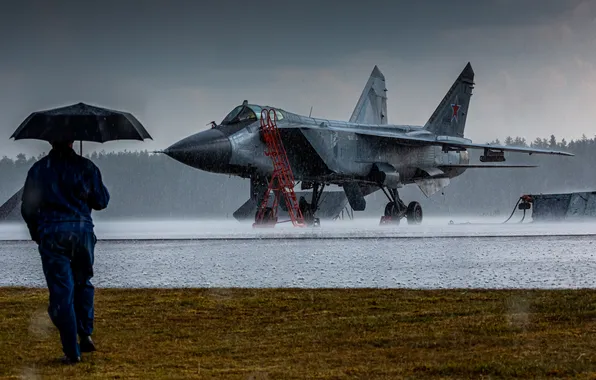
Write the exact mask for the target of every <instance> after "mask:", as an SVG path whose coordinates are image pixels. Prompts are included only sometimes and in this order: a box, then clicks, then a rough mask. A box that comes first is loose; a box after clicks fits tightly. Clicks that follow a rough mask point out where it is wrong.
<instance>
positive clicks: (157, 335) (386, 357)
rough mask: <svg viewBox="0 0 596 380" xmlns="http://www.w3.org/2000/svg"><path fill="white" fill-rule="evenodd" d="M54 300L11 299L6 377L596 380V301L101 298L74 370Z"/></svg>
mask: <svg viewBox="0 0 596 380" xmlns="http://www.w3.org/2000/svg"><path fill="white" fill-rule="evenodd" d="M46 302H47V291H46V290H45V289H41V290H32V289H14V288H0V353H1V355H0V378H3V379H22V378H27V379H47V378H81V379H83V378H84V379H130V378H135V379H156V378H172V379H180V378H231V379H254V380H257V379H304V378H320V379H337V378H354V377H356V378H402V377H406V378H428V377H436V378H512V377H518V378H520V377H521V378H545V377H579V378H596V291H588V290H575V291H574V290H566V291H513V290H512V291H500V290H499V291H492V290H487V291H480V290H474V291H469V290H446V291H414V290H372V289H362V290H294V289H290V290H275V289H272V290H244V289H188V290H107V289H98V290H97V293H96V308H97V309H96V332H95V334H94V339H95V341H96V344H97V346H98V349H99V351H98V352H95V353H92V354H86V355H84V356H83V363H80V364H78V365H76V366H63V365H61V364H60V363H59V362H58V361H57V359H58V358H59V357H60V356H61V355H62V352H61V348H60V345H59V338H58V334H57V331H56V330H55V328H54V327H53V326H52V325H51V323H50V321H49V317H48V316H47V314H46Z"/></svg>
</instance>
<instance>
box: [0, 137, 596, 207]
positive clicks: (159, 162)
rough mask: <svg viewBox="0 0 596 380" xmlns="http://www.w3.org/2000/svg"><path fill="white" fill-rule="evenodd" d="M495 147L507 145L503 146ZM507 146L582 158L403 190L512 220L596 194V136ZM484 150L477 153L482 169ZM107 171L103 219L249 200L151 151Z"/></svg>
mask: <svg viewBox="0 0 596 380" xmlns="http://www.w3.org/2000/svg"><path fill="white" fill-rule="evenodd" d="M492 143H500V141H498V140H495V141H492ZM503 144H504V145H511V146H529V147H535V148H544V149H556V150H564V151H568V152H570V153H574V154H575V155H576V156H575V157H561V156H543V155H532V156H529V155H527V154H519V153H507V154H506V157H507V162H506V163H507V164H531V165H538V166H539V167H538V168H532V169H468V170H467V171H466V172H465V173H464V174H463V175H461V176H459V177H457V178H455V179H453V180H452V181H451V184H450V185H449V186H448V187H446V188H445V189H443V191H440V192H438V193H436V194H434V195H433V196H432V197H430V198H426V197H425V196H424V195H423V194H422V192H421V191H420V190H419V189H418V188H417V186H416V185H408V186H406V187H404V188H403V189H400V195H401V197H402V199H403V200H404V201H405V202H406V203H408V202H410V201H414V200H416V201H419V202H420V203H421V204H422V207H423V209H424V212H425V215H427V216H428V215H462V214H470V215H478V216H480V215H503V216H507V215H508V214H509V212H510V211H511V210H512V207H513V206H514V205H515V202H516V201H517V199H518V198H519V197H520V196H521V195H523V194H535V193H558V192H569V191H584V190H589V191H592V190H596V175H595V169H594V165H595V164H596V137H595V138H592V139H589V138H587V137H586V136H583V137H582V138H581V139H578V140H575V141H573V140H571V141H569V142H567V141H565V139H561V140H557V139H556V138H555V136H550V138H544V139H541V138H537V139H535V140H534V141H533V142H531V143H527V142H526V140H525V139H524V138H522V137H507V138H506V139H505V140H504V141H503ZM481 154H482V152H481V151H477V150H473V151H470V163H479V156H480V155H481ZM41 157H42V156H38V157H27V156H25V155H24V154H20V155H18V156H17V157H16V158H15V159H11V158H8V157H3V158H2V159H0V178H1V181H0V204H2V203H4V202H5V201H6V200H7V199H8V198H9V197H10V196H12V195H13V194H14V193H15V192H16V191H17V190H19V189H20V188H21V186H22V185H23V183H24V181H25V177H26V174H27V170H28V169H29V168H30V167H31V165H32V164H33V163H34V162H35V161H36V160H38V159H39V158H41ZM87 157H88V158H90V159H91V160H92V161H93V162H94V163H95V164H96V165H97V166H98V167H99V168H100V170H101V172H102V175H103V179H104V182H105V183H106V186H107V187H108V189H109V191H110V193H111V202H110V206H109V208H108V209H106V210H104V211H102V212H100V213H98V214H97V216H96V217H98V218H203V217H204V218H232V213H233V212H234V211H235V210H236V209H237V208H238V207H240V206H241V205H242V204H243V203H244V202H245V201H246V200H247V199H248V193H249V181H248V180H247V179H246V180H245V179H241V178H237V177H231V176H227V175H223V174H214V173H207V172H204V171H200V170H197V169H193V168H190V167H188V166H186V165H183V164H181V163H179V162H176V161H174V160H172V159H171V158H169V157H167V156H165V155H163V154H154V153H150V152H147V151H124V152H105V151H102V152H99V153H98V152H94V153H91V154H89V155H87ZM386 202H387V200H386V198H385V196H384V195H383V193H382V192H377V193H374V194H372V195H370V196H368V197H367V210H366V211H364V212H361V213H356V217H358V216H359V215H360V216H361V215H366V216H375V217H376V216H380V215H381V213H382V212H383V208H384V205H385V204H386Z"/></svg>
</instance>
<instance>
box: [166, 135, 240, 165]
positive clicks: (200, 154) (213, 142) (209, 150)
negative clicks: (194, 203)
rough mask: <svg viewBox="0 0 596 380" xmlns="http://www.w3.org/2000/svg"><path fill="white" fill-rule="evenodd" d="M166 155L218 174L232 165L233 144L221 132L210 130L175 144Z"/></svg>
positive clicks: (167, 150)
mask: <svg viewBox="0 0 596 380" xmlns="http://www.w3.org/2000/svg"><path fill="white" fill-rule="evenodd" d="M164 153H165V154H167V155H168V156H170V157H171V158H173V159H174V160H176V161H179V162H182V163H183V164H186V165H189V166H192V167H194V168H197V169H201V170H205V171H210V172H216V173H217V172H220V171H222V170H223V169H225V167H226V166H227V165H228V164H229V163H230V158H231V157H232V144H231V143H230V140H229V139H228V138H227V137H226V136H225V135H224V134H223V133H222V132H221V131H219V130H217V129H209V130H206V131H203V132H199V133H197V134H194V135H192V136H189V137H187V138H185V139H182V140H180V141H178V142H177V143H174V144H173V145H171V146H170V147H168V148H167V149H166V150H164Z"/></svg>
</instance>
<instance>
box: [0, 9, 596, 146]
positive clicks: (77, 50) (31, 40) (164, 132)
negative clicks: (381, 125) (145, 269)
mask: <svg viewBox="0 0 596 380" xmlns="http://www.w3.org/2000/svg"><path fill="white" fill-rule="evenodd" d="M586 3H591V2H586V1H583V2H582V1H581V0H577V1H576V0H570V1H564V0H526V1H523V0H516V1H514V0H494V1H477V0H469V1H462V0H451V1H441V0H436V1H435V0H433V1H396V0H393V1H357V2H356V1H315V0H304V1H252V2H251V1H243V2H239V1H232V0H218V1H175V0H173V1H151V0H146V1H140V0H122V1H119V0H118V1H117V0H105V1H95V2H92V1H53V2H49V1H44V0H38V1H26V0H22V1H18V2H12V3H9V2H3V3H1V5H0V36H1V37H0V52H2V55H1V58H0V115H1V116H0V135H1V136H5V138H4V137H2V138H0V156H1V155H2V154H3V153H4V152H8V154H11V155H12V154H16V152H18V151H19V150H21V149H22V147H24V146H29V145H27V144H28V143H25V142H19V143H14V142H11V141H8V140H7V139H8V136H9V135H10V133H11V132H12V131H13V130H14V129H15V128H16V126H18V123H20V121H21V120H22V119H24V118H25V117H26V116H27V115H28V114H29V113H30V112H32V111H33V110H36V109H40V108H48V107H53V106H59V105H62V104H65V103H74V102H78V101H87V102H90V103H97V104H101V105H104V106H108V107H114V108H125V109H127V110H130V111H131V112H133V113H135V115H137V116H139V118H140V119H142V121H144V122H146V123H148V124H149V125H151V127H152V129H151V130H150V131H151V133H152V135H154V137H155V139H156V142H155V144H154V145H153V147H155V148H158V147H162V148H163V147H164V146H167V145H168V144H169V143H171V142H173V141H172V140H174V139H176V138H179V137H182V136H184V135H186V134H189V133H192V132H194V131H196V130H197V129H198V128H202V127H204V123H205V122H207V121H209V120H212V119H213V118H215V117H216V116H214V115H219V116H218V117H219V118H222V117H223V116H224V115H225V113H226V112H227V110H228V109H229V108H231V107H232V106H233V105H234V104H236V103H237V102H240V101H241V100H242V99H244V98H245V97H247V96H251V97H254V98H256V99H259V100H263V101H266V102H269V101H271V100H273V101H279V102H281V103H282V104H283V105H284V106H287V107H290V106H291V107H290V108H291V109H296V110H297V111H305V112H308V107H309V106H310V105H312V104H313V101H314V100H313V98H314V99H316V104H317V107H315V108H316V109H317V110H318V111H319V112H321V109H322V108H324V109H326V110H328V111H327V112H328V114H329V115H330V116H329V117H332V116H337V117H342V118H343V117H344V116H347V115H349V112H350V111H351V108H352V107H353V106H354V103H355V98H356V97H357V96H358V95H359V91H360V89H361V87H362V86H363V85H364V82H365V79H366V76H367V75H368V74H369V72H370V69H372V65H373V64H381V65H382V68H384V72H385V74H386V76H387V79H388V82H390V85H391V87H390V88H391V89H392V90H391V91H394V90H393V89H395V88H396V87H397V88H403V87H406V86H407V87H409V88H412V90H410V91H411V92H410V94H409V95H410V96H409V97H410V98H412V95H413V94H419V96H418V97H417V98H416V99H415V100H416V102H415V103H412V102H410V103H408V102H409V100H408V97H407V96H404V95H401V94H399V95H398V94H396V93H395V91H394V92H391V96H399V97H400V98H405V101H400V102H399V103H398V102H397V101H396V100H393V102H392V103H391V105H390V109H391V110H392V111H391V112H392V114H391V115H390V120H392V121H394V122H400V121H402V120H400V119H399V118H398V117H394V116H396V115H397V116H399V117H402V116H405V120H403V122H410V120H409V118H411V119H414V118H415V119H416V120H417V122H423V121H424V120H422V118H423V117H426V116H427V115H428V113H429V112H430V111H431V110H429V108H432V107H433V106H434V105H435V104H436V103H437V102H438V101H439V100H440V97H441V96H442V93H443V92H444V90H446V89H445V86H448V85H449V84H450V82H451V81H452V80H453V78H452V77H453V75H454V74H457V71H458V70H461V68H462V67H463V65H464V64H465V62H467V61H468V60H472V61H473V62H478V63H477V66H478V67H480V69H479V70H477V71H478V72H479V73H482V76H481V83H483V86H484V87H482V88H484V89H493V90H499V91H501V93H505V91H510V89H509V88H504V87H502V86H503V84H502V83H505V81H506V80H507V81H515V80H517V76H521V77H524V78H525V77H526V76H527V75H526V72H525V71H520V72H515V69H518V68H519V69H520V70H522V69H523V70H527V71H528V72H530V73H531V72H532V70H531V69H530V66H531V65H533V63H530V58H531V57H530V55H531V54H533V55H534V58H536V57H539V58H540V59H539V60H538V62H542V63H543V64H544V66H545V67H543V68H542V69H543V70H544V72H545V73H547V74H545V75H549V76H551V77H553V78H556V79H557V80H558V81H559V82H561V83H567V82H568V81H569V78H567V75H568V73H567V72H566V71H565V70H562V69H561V66H559V64H560V62H568V63H569V65H571V64H572V63H573V62H576V61H575V60H578V61H577V62H578V64H580V65H581V67H582V68H583V70H584V71H583V72H582V75H585V73H588V72H591V71H590V70H593V69H592V67H591V66H590V65H589V64H588V63H586V62H589V61H590V59H589V57H582V56H579V57H574V54H575V53H576V52H577V51H587V50H586V46H585V45H581V46H579V45H578V41H582V43H584V44H589V43H590V41H589V38H591V36H592V34H590V33H587V32H581V31H580V32H578V31H577V30H576V29H574V28H576V25H579V23H578V22H577V18H578V15H577V13H578V7H581V6H582V5H583V6H584V8H579V9H580V11H579V13H580V16H582V15H584V16H590V15H591V12H593V11H594V9H593V8H592V7H590V5H589V4H588V5H587V7H586V5H585V4H586ZM580 19H581V20H584V22H585V24H581V25H583V27H584V28H587V29H588V30H591V29H589V28H590V24H589V21H590V18H589V17H583V18H581V17H580ZM569 20H573V22H572V23H569ZM586 20H587V21H586ZM566 33H568V34H569V35H571V37H569V36H568V34H566ZM562 38H567V40H564V41H563V40H561V39H562ZM586 39H588V41H587V42H586ZM561 41H563V42H565V43H562V42H561ZM569 42H571V43H569ZM580 47H581V49H580ZM593 47H596V46H593ZM565 49H566V50H565ZM560 51H565V55H566V56H565V57H561V55H560V54H559V55H558V52H560ZM582 54H583V53H582ZM572 57H574V58H572ZM573 64H575V63H573ZM533 71H535V72H539V70H533ZM578 75H579V74H578ZM491 78H496V79H491ZM500 78H505V79H500ZM491 80H492V82H491ZM540 80H541V78H536V83H540ZM393 81H399V86H394V85H393V84H394V83H393ZM536 83H534V82H531V81H529V82H528V88H531V86H535V85H536ZM588 83H591V82H588ZM419 84H423V86H418V85H419ZM421 88H424V90H421ZM479 90H480V87H479ZM531 90H532V91H536V90H537V89H536V88H531ZM480 91H482V90H480ZM586 91H588V92H586V93H587V94H589V93H590V92H589V91H591V90H590V89H586ZM428 94H432V97H429V96H428ZM480 95H482V93H481V92H480ZM483 96H484V99H487V98H489V99H491V102H492V103H491V105H493V106H494V104H501V103H502V104H503V107H505V105H506V104H505V102H503V100H502V99H501V98H499V97H498V96H496V95H493V94H492V93H485V94H484V95H483ZM491 96H492V98H491ZM392 99H395V97H394V98H392ZM479 99H483V98H479ZM475 101H476V100H475ZM480 101H481V100H480ZM539 106H541V104H539V103H537V105H536V109H538V107H539ZM292 107H295V108H292ZM491 107H492V106H488V105H482V104H478V110H484V111H487V112H488V111H491V110H492V111H494V108H491ZM319 116H321V115H319ZM478 117H479V116H478ZM471 118H472V117H471ZM197 120H199V121H197ZM480 120H481V121H482V122H483V123H486V120H484V119H480ZM36 146H41V145H36ZM112 146H117V145H110V148H111V147H112ZM134 147H135V148H138V145H134ZM143 147H145V146H143ZM106 148H107V149H109V148H108V147H107V146H106ZM39 149H42V148H39ZM39 149H38V148H35V149H33V148H32V150H31V152H37V151H39Z"/></svg>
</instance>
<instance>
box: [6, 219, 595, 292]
mask: <svg viewBox="0 0 596 380" xmlns="http://www.w3.org/2000/svg"><path fill="white" fill-rule="evenodd" d="M459 219H461V220H459ZM514 220H515V218H514ZM467 221H471V220H467V219H465V218H463V217H462V218H454V222H455V223H459V222H467ZM481 221H482V222H484V223H483V224H453V225H449V224H448V222H449V220H444V219H435V220H432V219H431V220H427V221H425V223H424V224H423V225H421V226H408V225H407V224H402V225H401V226H398V227H395V226H394V227H386V226H385V227H381V226H378V221H377V220H373V219H368V220H355V221H337V222H330V221H326V222H325V221H323V225H322V227H321V228H318V229H313V228H308V229H296V228H292V227H291V226H290V225H278V226H277V227H276V228H275V229H267V230H262V229H259V230H254V229H253V228H252V227H251V225H250V224H239V223H237V222H233V221H145V222H142V221H136V222H130V221H121V222H101V221H99V222H97V227H96V233H97V235H98V237H99V239H100V241H99V242H98V245H97V248H96V263H95V277H94V284H95V285H96V286H97V287H103V288H106V287H118V288H128V287H135V288H152V287H155V288H175V287H246V288H269V287H298V288H346V287H347V288H350V287H355V288H356V287H375V288H377V287H378V288H545V289H546V288H594V284H596V257H595V255H596V252H595V250H594V247H595V246H596V245H595V244H596V228H595V227H596V225H595V224H593V223H565V224H550V225H549V224H532V223H527V224H517V223H510V224H496V223H497V221H496V220H476V221H475V222H481ZM27 238H28V236H27V234H26V230H25V229H24V226H23V225H21V224H2V225H0V286H33V287H43V286H45V280H44V278H43V273H42V270H41V264H40V260H39V254H38V253H37V249H36V246H35V244H34V243H32V242H29V241H27Z"/></svg>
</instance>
